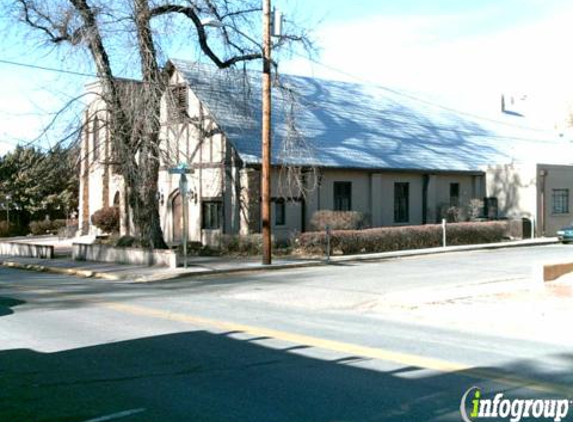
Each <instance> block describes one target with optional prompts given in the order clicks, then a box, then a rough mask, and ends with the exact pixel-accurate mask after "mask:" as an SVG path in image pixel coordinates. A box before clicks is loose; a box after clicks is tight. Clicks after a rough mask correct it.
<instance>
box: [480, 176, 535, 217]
mask: <svg viewBox="0 0 573 422" xmlns="http://www.w3.org/2000/svg"><path fill="white" fill-rule="evenodd" d="M488 177H490V178H491V186H492V189H491V192H490V193H489V196H493V197H496V198H498V207H499V208H498V214H499V216H500V217H528V216H529V215H527V214H528V213H523V212H522V210H521V207H520V200H521V198H520V189H521V188H524V187H525V186H524V185H523V183H522V181H521V178H520V176H519V174H518V173H517V172H516V171H515V170H514V169H513V167H511V166H500V167H496V168H495V169H494V170H492V171H491V172H490V173H488Z"/></svg>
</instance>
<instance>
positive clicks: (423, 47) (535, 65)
mask: <svg viewBox="0 0 573 422" xmlns="http://www.w3.org/2000/svg"><path fill="white" fill-rule="evenodd" d="M490 13H491V10H487V9H484V10H482V11H480V12H478V13H475V12H473V13H461V14H453V15H428V16H372V17H368V18H365V19H360V20H356V21H352V22H346V23H339V24H336V25H332V26H329V25H325V26H324V27H323V28H322V29H320V30H319V32H318V38H319V44H320V46H321V47H322V53H321V56H320V58H319V61H320V62H322V63H325V64H328V65H329V66H330V67H332V68H334V69H341V70H344V72H345V73H347V74H349V75H353V76H356V77H358V78H362V79H364V80H368V81H372V82H376V83H380V84H383V85H388V86H398V87H406V88H409V89H412V90H419V91H430V92H432V91H438V92H451V93H454V94H455V93H460V92H464V91H467V92H470V91H471V92H474V93H479V92H483V91H489V92H496V93H501V92H507V91H511V92H516V91H517V92H525V93H528V94H530V95H531V96H532V97H533V98H539V99H542V101H543V102H544V103H545V104H547V103H551V104H558V103H559V104H560V105H559V106H555V107H556V109H559V110H562V106H561V105H562V104H563V103H565V102H566V100H567V98H573V89H570V88H569V86H570V85H573V84H571V83H570V80H571V76H570V75H573V55H571V54H569V51H570V50H571V48H572V47H573V45H571V43H572V42H573V41H571V40H573V25H571V22H573V7H572V8H568V9H565V10H560V11H559V13H556V14H552V15H543V16H542V17H540V18H539V19H538V20H533V19H527V20H525V21H521V23H520V24H518V25H516V24H513V23H512V22H511V17H510V16H509V15H508V16H507V17H506V19H507V22H505V23H504V22H501V23H500V17H499V16H496V17H495V19H494V17H493V16H491V15H490ZM488 22H492V23H491V28H489V27H488ZM281 66H282V68H283V70H285V69H286V70H287V71H289V72H294V73H303V74H312V75H315V76H320V77H326V78H332V79H346V80H352V79H353V78H352V77H351V76H348V75H343V74H340V73H338V72H336V71H333V70H329V69H325V68H321V67H320V66H317V65H312V64H309V63H308V62H306V61H305V60H304V59H301V58H296V59H295V60H292V61H291V62H289V63H288V64H285V65H281ZM548 112H551V113H556V112H557V111H555V110H549V111H548Z"/></svg>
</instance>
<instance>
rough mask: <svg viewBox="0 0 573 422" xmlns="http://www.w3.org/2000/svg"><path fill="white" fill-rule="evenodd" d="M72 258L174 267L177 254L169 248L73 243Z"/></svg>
mask: <svg viewBox="0 0 573 422" xmlns="http://www.w3.org/2000/svg"><path fill="white" fill-rule="evenodd" d="M72 258H73V259H75V260H77V261H102V262H115V263H117V264H134V265H161V266H165V267H170V268H176V266H177V255H176V253H175V252H174V251H171V250H153V251H149V250H145V249H137V248H113V247H110V246H105V245H97V244H85V243H74V244H72Z"/></svg>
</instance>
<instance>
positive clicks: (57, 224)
mask: <svg viewBox="0 0 573 422" xmlns="http://www.w3.org/2000/svg"><path fill="white" fill-rule="evenodd" d="M28 227H29V228H30V233H32V234H33V235H43V234H57V233H58V231H59V230H60V229H61V228H63V227H66V220H48V219H45V220H36V221H31V222H30V224H29V225H28Z"/></svg>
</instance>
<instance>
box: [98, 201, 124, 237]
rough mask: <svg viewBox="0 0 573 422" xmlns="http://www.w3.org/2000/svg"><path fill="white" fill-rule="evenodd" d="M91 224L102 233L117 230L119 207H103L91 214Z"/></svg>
mask: <svg viewBox="0 0 573 422" xmlns="http://www.w3.org/2000/svg"><path fill="white" fill-rule="evenodd" d="M92 224H93V225H94V226H96V227H97V228H98V229H100V230H102V231H103V232H104V233H116V232H118V231H119V208H118V207H104V208H101V209H99V210H97V211H96V212H94V213H93V215H92Z"/></svg>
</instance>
